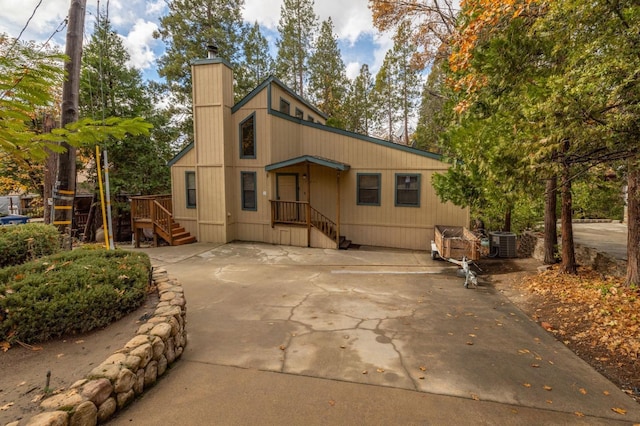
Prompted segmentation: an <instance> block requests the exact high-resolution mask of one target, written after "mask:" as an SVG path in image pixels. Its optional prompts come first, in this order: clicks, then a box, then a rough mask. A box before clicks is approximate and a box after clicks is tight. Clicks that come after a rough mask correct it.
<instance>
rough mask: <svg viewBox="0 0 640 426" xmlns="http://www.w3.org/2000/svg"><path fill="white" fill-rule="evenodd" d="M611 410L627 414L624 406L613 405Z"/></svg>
mask: <svg viewBox="0 0 640 426" xmlns="http://www.w3.org/2000/svg"><path fill="white" fill-rule="evenodd" d="M611 411H613V412H614V413H618V414H622V415H623V416H624V415H625V414H627V410H625V409H624V408H617V407H614V408H612V409H611Z"/></svg>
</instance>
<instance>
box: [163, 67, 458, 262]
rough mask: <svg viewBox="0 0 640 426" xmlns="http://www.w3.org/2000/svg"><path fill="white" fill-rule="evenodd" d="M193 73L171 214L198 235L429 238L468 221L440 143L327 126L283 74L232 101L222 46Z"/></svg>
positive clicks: (415, 241)
mask: <svg viewBox="0 0 640 426" xmlns="http://www.w3.org/2000/svg"><path fill="white" fill-rule="evenodd" d="M192 78H193V112H194V114H193V115H194V134H195V138H194V140H195V141H194V143H192V144H191V145H189V146H187V147H186V148H184V149H183V150H182V151H181V152H180V153H179V154H178V155H177V156H176V157H175V158H174V159H173V160H172V161H171V162H170V163H169V164H170V166H171V181H172V191H171V192H172V193H171V204H172V214H173V220H174V221H176V222H179V223H180V228H181V229H183V230H186V231H187V232H189V233H190V234H192V235H193V236H195V237H196V238H197V240H198V241H201V242H220V243H225V242H230V241H234V240H240V241H259V242H266V243H272V244H281V245H293V246H303V247H307V246H309V247H318V248H338V247H342V248H347V247H348V245H349V243H350V242H351V241H353V243H357V244H360V245H371V246H383V247H397V248H406V249H418V250H429V249H430V241H431V240H432V239H433V237H434V226H435V225H436V224H446V225H459V226H460V225H462V226H466V225H468V223H469V212H468V209H462V208H460V207H457V206H454V205H453V204H451V203H442V202H441V201H439V200H438V197H437V196H436V193H435V191H434V189H433V188H432V185H431V178H432V176H433V174H434V173H437V172H444V171H445V170H446V169H447V168H448V165H447V164H446V163H444V162H442V161H440V158H439V156H438V155H435V154H432V153H428V152H424V151H420V150H417V149H414V148H411V147H408V146H404V145H397V144H393V143H390V142H387V141H383V140H380V139H375V138H371V137H367V136H362V135H358V134H355V133H351V132H347V131H343V130H340V129H336V128H332V127H327V126H325V121H326V119H327V117H326V116H325V115H324V114H323V113H322V112H320V111H319V110H318V109H316V108H315V107H314V106H313V105H311V104H309V103H308V102H307V101H305V100H304V99H302V98H301V97H299V96H298V95H296V94H295V93H294V92H293V91H291V90H290V89H289V88H287V87H286V86H285V85H284V84H283V83H282V82H280V81H278V80H277V79H276V78H274V77H270V78H268V79H267V80H265V81H264V82H263V83H262V84H260V86H258V87H256V88H255V89H254V90H253V91H252V92H251V93H250V94H248V95H247V96H246V97H245V98H244V99H242V100H241V101H240V102H238V103H237V104H234V101H233V99H234V97H233V73H232V69H231V67H230V65H229V64H227V63H226V62H225V61H224V60H223V59H221V58H218V57H210V58H209V59H203V60H198V61H196V62H194V63H193V64H192ZM174 226H175V225H174Z"/></svg>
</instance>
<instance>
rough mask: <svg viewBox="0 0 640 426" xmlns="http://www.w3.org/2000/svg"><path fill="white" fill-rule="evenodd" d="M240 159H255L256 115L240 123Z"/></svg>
mask: <svg viewBox="0 0 640 426" xmlns="http://www.w3.org/2000/svg"><path fill="white" fill-rule="evenodd" d="M240 158H256V115H255V113H254V114H251V115H250V116H249V117H247V118H245V119H244V121H242V122H241V123H240Z"/></svg>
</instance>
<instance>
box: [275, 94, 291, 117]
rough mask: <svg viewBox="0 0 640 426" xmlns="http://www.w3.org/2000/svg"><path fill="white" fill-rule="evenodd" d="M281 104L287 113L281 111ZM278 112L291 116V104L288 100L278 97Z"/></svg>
mask: <svg viewBox="0 0 640 426" xmlns="http://www.w3.org/2000/svg"><path fill="white" fill-rule="evenodd" d="M283 104H285V105H286V106H287V108H286V109H287V112H284V111H282V106H283ZM278 111H280V112H281V113H283V114H287V115H291V102H289V101H288V100H286V99H285V98H283V97H282V96H280V105H279V108H278Z"/></svg>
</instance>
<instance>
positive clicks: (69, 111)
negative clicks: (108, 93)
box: [53, 0, 87, 248]
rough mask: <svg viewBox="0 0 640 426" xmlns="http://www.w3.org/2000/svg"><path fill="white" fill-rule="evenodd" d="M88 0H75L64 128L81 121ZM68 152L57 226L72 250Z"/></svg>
mask: <svg viewBox="0 0 640 426" xmlns="http://www.w3.org/2000/svg"><path fill="white" fill-rule="evenodd" d="M86 7H87V0H71V6H70V7H69V22H68V25H67V42H66V47H65V54H66V55H67V57H68V60H67V61H66V62H65V64H64V69H65V72H66V79H65V81H64V84H63V86H62V122H61V126H62V127H64V126H66V125H67V124H69V123H73V122H75V121H78V100H79V92H80V67H81V60H82V34H83V33H84V15H85V10H86ZM62 146H63V147H64V148H65V152H63V153H61V154H60V155H59V156H58V178H57V180H56V184H55V188H54V191H53V210H54V219H53V224H54V225H56V226H57V227H58V230H59V231H60V233H61V234H65V233H68V234H69V242H68V243H69V248H71V226H72V222H73V200H74V198H75V194H76V149H75V148H74V147H71V146H69V144H67V143H66V142H63V143H62Z"/></svg>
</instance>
